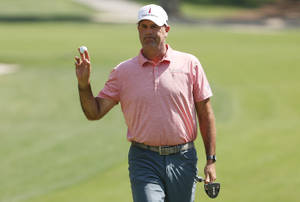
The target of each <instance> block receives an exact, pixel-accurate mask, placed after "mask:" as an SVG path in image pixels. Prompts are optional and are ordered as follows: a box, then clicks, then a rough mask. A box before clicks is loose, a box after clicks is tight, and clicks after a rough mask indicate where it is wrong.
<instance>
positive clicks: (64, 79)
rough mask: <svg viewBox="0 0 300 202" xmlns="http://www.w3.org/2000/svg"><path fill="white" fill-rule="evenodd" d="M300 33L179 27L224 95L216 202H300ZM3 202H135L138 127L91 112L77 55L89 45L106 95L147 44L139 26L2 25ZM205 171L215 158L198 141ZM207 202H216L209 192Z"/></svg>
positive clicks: (219, 105) (218, 95)
mask: <svg viewBox="0 0 300 202" xmlns="http://www.w3.org/2000/svg"><path fill="white" fill-rule="evenodd" d="M299 36H300V31H297V30H294V31H276V32H275V31H274V32H271V31H257V32H253V31H249V30H248V31H247V30H244V31H241V30H240V31H237V30H230V29H217V28H216V29H203V28H200V27H193V26H179V25H177V26H173V27H172V28H171V32H170V34H169V40H168V41H169V43H170V44H171V46H172V47H173V48H174V49H178V50H181V51H186V52H190V53H193V54H194V55H196V56H197V57H198V58H199V59H200V61H201V62H202V65H203V66H204V68H205V71H206V73H207V76H208V78H209V80H210V83H211V85H212V88H213V91H214V97H213V104H214V109H215V113H216V118H217V127H218V148H217V154H218V158H219V160H218V162H217V168H218V170H217V171H218V180H219V182H221V183H222V190H221V193H220V196H219V198H218V199H216V200H215V201H227V202H252V201H257V202H258V201H259V202H282V201H291V202H292V201H298V198H299V196H298V194H297V191H298V188H299V187H300V174H299V167H300V163H299V155H300V150H299V146H298V144H299V141H300V138H299V134H300V129H299V123H300V107H299V99H300V80H299V75H300V74H299V73H300V70H299V66H300V60H299V53H300V46H299V44H300V37H299ZM0 42H1V47H2V48H1V49H0V63H12V64H19V65H20V69H19V71H18V72H17V73H15V74H11V75H1V76H0V96H1V97H0V98H1V99H0V201H1V202H11V201H26V202H105V201H112V202H117V201H120V202H127V201H128V202H129V201H131V193H130V186H129V180H128V171H127V151H128V147H129V143H128V142H127V141H126V126H125V123H124V119H123V116H122V113H121V110H120V106H117V107H115V108H114V109H113V110H112V111H111V112H110V113H109V114H108V115H107V116H106V117H105V118H104V119H103V120H101V121H97V122H89V121H87V120H86V119H85V118H84V116H83V113H82V112H81V108H80V104H79V99H78V94H77V83H76V78H75V72H74V64H73V63H74V62H73V57H74V56H75V55H76V54H77V52H76V48H77V47H79V46H80V45H82V44H84V45H86V46H87V47H88V48H89V51H90V55H91V60H92V66H93V70H92V84H93V90H94V94H96V93H98V91H99V90H100V89H101V88H102V86H103V84H104V82H105V81H106V79H107V77H108V74H109V72H110V70H111V68H112V67H114V66H115V65H117V64H118V63H119V62H121V61H122V60H125V59H127V58H129V57H133V56H135V55H136V54H137V53H138V51H139V48H140V45H139V41H138V35H137V31H136V27H135V25H103V24H87V25H85V24H75V23H73V24H64V23H61V24H52V23H43V24H42V23H36V24H29V23H28V24H0ZM197 147H198V156H199V174H200V175H202V173H203V172H202V170H203V165H204V162H205V161H204V154H203V150H202V142H201V139H200V138H198V140H197ZM197 189H198V191H197V193H196V201H197V202H198V201H199V202H200V201H210V199H208V198H207V196H206V195H205V194H204V191H203V189H202V185H201V186H198V187H197Z"/></svg>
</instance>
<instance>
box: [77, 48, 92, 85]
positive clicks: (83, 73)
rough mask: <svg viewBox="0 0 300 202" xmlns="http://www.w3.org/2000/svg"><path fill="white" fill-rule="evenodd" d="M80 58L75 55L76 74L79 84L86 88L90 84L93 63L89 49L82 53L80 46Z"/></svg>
mask: <svg viewBox="0 0 300 202" xmlns="http://www.w3.org/2000/svg"><path fill="white" fill-rule="evenodd" d="M78 51H79V54H80V58H79V57H77V56H75V66H76V76H77V80H78V85H79V87H81V88H85V87H87V86H88V85H89V84H90V74H91V63H90V57H89V54H88V51H87V50H86V51H85V52H84V54H82V53H81V52H80V50H79V48H78Z"/></svg>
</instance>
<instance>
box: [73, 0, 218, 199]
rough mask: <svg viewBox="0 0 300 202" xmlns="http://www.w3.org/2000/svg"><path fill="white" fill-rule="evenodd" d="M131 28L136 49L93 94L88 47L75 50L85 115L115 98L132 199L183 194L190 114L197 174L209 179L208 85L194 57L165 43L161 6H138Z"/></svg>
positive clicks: (191, 186) (189, 172)
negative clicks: (199, 147)
mask: <svg viewBox="0 0 300 202" xmlns="http://www.w3.org/2000/svg"><path fill="white" fill-rule="evenodd" d="M137 29H138V32H139V39H140V42H141V45H142V49H141V50H140V52H139V54H138V55H137V56H136V57H134V58H131V59H129V60H127V61H124V62H122V63H120V64H119V65H118V66H116V67H115V68H114V69H113V70H112V71H111V73H110V76H109V79H108V80H107V82H106V83H105V86H104V88H103V89H102V90H101V91H100V92H99V94H98V95H97V96H96V97H94V96H93V93H92V90H91V84H90V73H91V64H90V57H89V54H88V52H87V51H85V52H84V53H80V57H75V60H76V64H75V65H76V76H77V79H78V88H79V96H80V102H81V106H82V109H83V111H84V113H85V115H86V117H87V118H88V119H89V120H98V119H100V118H102V117H103V116H104V115H105V114H106V113H107V112H108V111H109V110H110V109H111V108H112V107H114V106H115V105H117V104H118V103H120V105H121V108H122V112H123V115H124V117H125V121H126V124H127V127H128V130H127V139H128V141H130V142H131V147H130V150H129V154H128V163H129V176H130V182H131V190H132V196H133V200H134V201H135V202H191V201H194V198H195V195H194V193H195V180H194V179H195V177H196V176H197V153H196V150H195V145H194V140H195V139H196V137H197V116H198V120H199V125H200V131H201V135H202V139H203V142H204V146H205V151H206V157H207V163H206V166H205V168H204V174H205V182H206V183H209V182H213V181H215V180H216V168H215V161H216V156H215V155H216V151H215V150H216V129H215V119H214V113H213V110H212V107H211V102H210V97H211V96H212V91H211V88H210V86H209V83H208V80H207V78H206V76H205V73H204V71H203V68H202V66H201V64H200V62H199V61H198V59H197V58H196V57H195V56H193V55H191V54H187V53H183V52H179V51H176V50H173V49H172V47H171V46H170V45H169V44H167V43H166V38H167V36H168V33H169V32H170V26H169V25H168V16H167V13H166V12H165V11H164V9H163V8H161V7H160V6H157V5H153V4H151V5H147V6H144V7H142V8H141V9H140V10H139V13H138V21H137Z"/></svg>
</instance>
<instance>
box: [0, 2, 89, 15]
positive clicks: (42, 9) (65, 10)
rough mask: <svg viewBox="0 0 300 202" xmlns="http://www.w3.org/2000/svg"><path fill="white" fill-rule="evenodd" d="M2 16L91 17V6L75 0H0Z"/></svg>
mask: <svg viewBox="0 0 300 202" xmlns="http://www.w3.org/2000/svg"><path fill="white" fill-rule="evenodd" d="M0 5H1V6H0V17H38V18H55V17H74V16H79V17H80V16H81V17H86V18H88V17H91V15H92V14H93V13H94V11H92V10H91V9H90V8H87V7H86V6H84V5H81V4H79V3H77V2H76V1H74V0H0Z"/></svg>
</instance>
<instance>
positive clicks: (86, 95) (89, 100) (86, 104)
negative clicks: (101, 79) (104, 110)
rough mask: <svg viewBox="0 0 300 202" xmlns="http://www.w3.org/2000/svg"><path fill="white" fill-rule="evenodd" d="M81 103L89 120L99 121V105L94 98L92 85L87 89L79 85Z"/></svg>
mask: <svg viewBox="0 0 300 202" xmlns="http://www.w3.org/2000/svg"><path fill="white" fill-rule="evenodd" d="M78 91H79V97H80V103H81V107H82V111H83V112H84V114H85V116H86V117H87V119H88V120H97V119H98V115H99V111H100V109H99V105H98V103H97V101H96V99H95V98H94V96H93V92H92V89H91V86H90V84H89V85H88V86H85V87H81V86H80V85H78Z"/></svg>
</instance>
